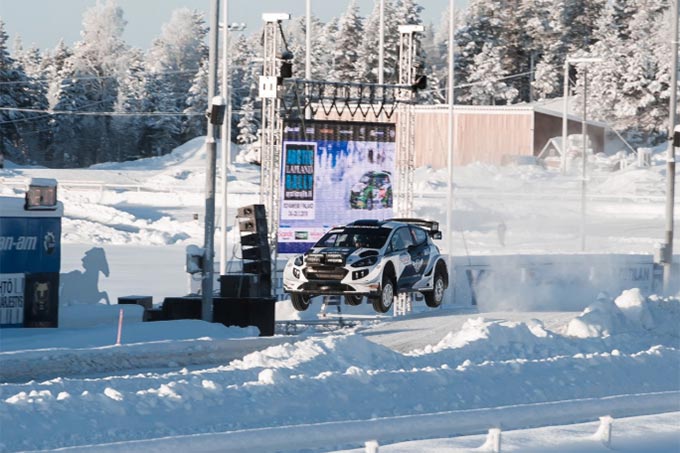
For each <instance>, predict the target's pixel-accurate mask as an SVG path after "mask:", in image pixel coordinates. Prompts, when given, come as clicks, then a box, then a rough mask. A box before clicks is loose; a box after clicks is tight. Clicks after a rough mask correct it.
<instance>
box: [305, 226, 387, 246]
mask: <svg viewBox="0 0 680 453" xmlns="http://www.w3.org/2000/svg"><path fill="white" fill-rule="evenodd" d="M389 234H390V230H389V229H388V228H352V227H348V228H344V229H343V230H341V231H338V230H336V231H331V232H329V233H326V235H325V236H324V237H322V238H321V240H320V241H319V242H317V243H316V247H352V248H362V247H366V248H372V249H379V248H381V247H382V246H383V245H385V242H386V241H387V236H389Z"/></svg>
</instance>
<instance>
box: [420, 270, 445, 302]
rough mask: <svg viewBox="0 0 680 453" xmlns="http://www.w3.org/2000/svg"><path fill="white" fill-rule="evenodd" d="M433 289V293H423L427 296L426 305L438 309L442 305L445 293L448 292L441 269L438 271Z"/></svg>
mask: <svg viewBox="0 0 680 453" xmlns="http://www.w3.org/2000/svg"><path fill="white" fill-rule="evenodd" d="M432 287H433V288H432V291H426V292H423V296H425V304H427V306H428V307H430V308H437V307H439V306H440V305H441V304H442V300H444V291H446V280H445V277H444V272H443V271H442V270H441V269H437V271H436V272H435V274H434V281H433V282H432Z"/></svg>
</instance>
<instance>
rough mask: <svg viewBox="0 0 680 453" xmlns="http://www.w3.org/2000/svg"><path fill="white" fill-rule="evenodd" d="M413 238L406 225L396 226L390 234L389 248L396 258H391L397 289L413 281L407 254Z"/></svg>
mask: <svg viewBox="0 0 680 453" xmlns="http://www.w3.org/2000/svg"><path fill="white" fill-rule="evenodd" d="M412 245H413V238H412V236H411V232H410V231H409V228H408V226H403V227H400V228H398V229H397V230H396V231H395V232H394V234H393V235H392V239H391V241H390V248H391V250H392V253H393V254H394V255H396V256H395V258H396V259H394V260H393V263H394V267H395V273H396V277H397V289H401V288H408V287H409V286H410V285H411V284H412V282H413V281H414V278H415V275H414V270H415V269H414V267H413V263H412V261H411V255H410V254H409V247H411V246H412Z"/></svg>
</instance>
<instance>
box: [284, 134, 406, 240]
mask: <svg viewBox="0 0 680 453" xmlns="http://www.w3.org/2000/svg"><path fill="white" fill-rule="evenodd" d="M303 127H304V130H303ZM282 152H283V154H282V156H281V157H282V158H281V200H280V201H281V213H280V221H279V233H278V234H279V235H278V244H277V247H278V252H279V253H301V252H304V251H306V250H307V249H309V247H311V246H312V245H313V244H314V243H315V242H316V241H317V240H319V239H320V238H321V236H323V234H324V233H325V232H326V231H328V229H329V228H331V227H333V226H336V225H343V224H346V223H349V222H351V221H353V220H357V219H386V218H389V217H392V209H393V205H394V196H393V193H394V188H393V184H394V168H395V156H396V146H395V128H394V124H389V123H358V122H347V121H305V122H304V126H303V124H302V123H301V122H299V121H294V122H287V123H285V125H284V128H283V150H282Z"/></svg>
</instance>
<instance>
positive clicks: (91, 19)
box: [55, 0, 129, 166]
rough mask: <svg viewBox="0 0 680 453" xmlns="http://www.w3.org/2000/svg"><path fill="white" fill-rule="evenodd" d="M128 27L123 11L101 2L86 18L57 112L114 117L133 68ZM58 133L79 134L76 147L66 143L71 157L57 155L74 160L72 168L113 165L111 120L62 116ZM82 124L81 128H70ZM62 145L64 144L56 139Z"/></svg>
mask: <svg viewBox="0 0 680 453" xmlns="http://www.w3.org/2000/svg"><path fill="white" fill-rule="evenodd" d="M125 25H126V21H125V19H124V18H123V10H122V9H121V8H120V7H119V6H118V4H117V3H116V1H115V0H107V1H105V2H98V3H97V4H96V5H95V6H93V7H92V8H89V9H88V10H86V11H85V13H84V14H83V30H82V32H81V37H82V39H81V41H79V42H77V43H76V44H75V46H74V49H73V55H72V56H71V57H69V59H68V63H67V65H68V70H67V71H65V74H64V76H65V78H64V81H63V82H62V90H61V92H60V95H59V100H58V101H57V107H58V108H61V109H64V110H69V111H74V112H88V113H89V112H111V111H113V110H114V107H115V104H116V101H117V99H118V82H119V78H120V77H121V76H122V74H124V72H125V69H126V68H127V65H128V59H129V47H128V46H127V45H126V44H125V42H124V41H123V39H122V34H123V30H124V28H125ZM55 122H63V123H64V124H63V126H64V127H62V125H57V129H58V131H55V133H57V132H58V133H61V134H67V135H71V134H73V133H74V132H77V134H78V140H77V141H76V146H73V145H74V143H73V141H71V140H63V143H64V146H68V147H69V149H68V151H66V150H58V151H56V153H55V154H59V153H64V154H69V156H73V155H74V154H75V157H72V158H69V163H70V164H71V163H76V164H77V165H79V166H88V165H92V164H95V163H98V162H103V161H107V160H110V159H111V156H110V151H111V142H110V138H111V116H110V115H108V114H102V115H83V116H77V117H72V118H66V115H59V116H57V117H56V118H55ZM74 123H77V128H75V131H74V130H66V129H70V126H71V125H73V124H74ZM55 143H56V144H59V143H62V139H55Z"/></svg>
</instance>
